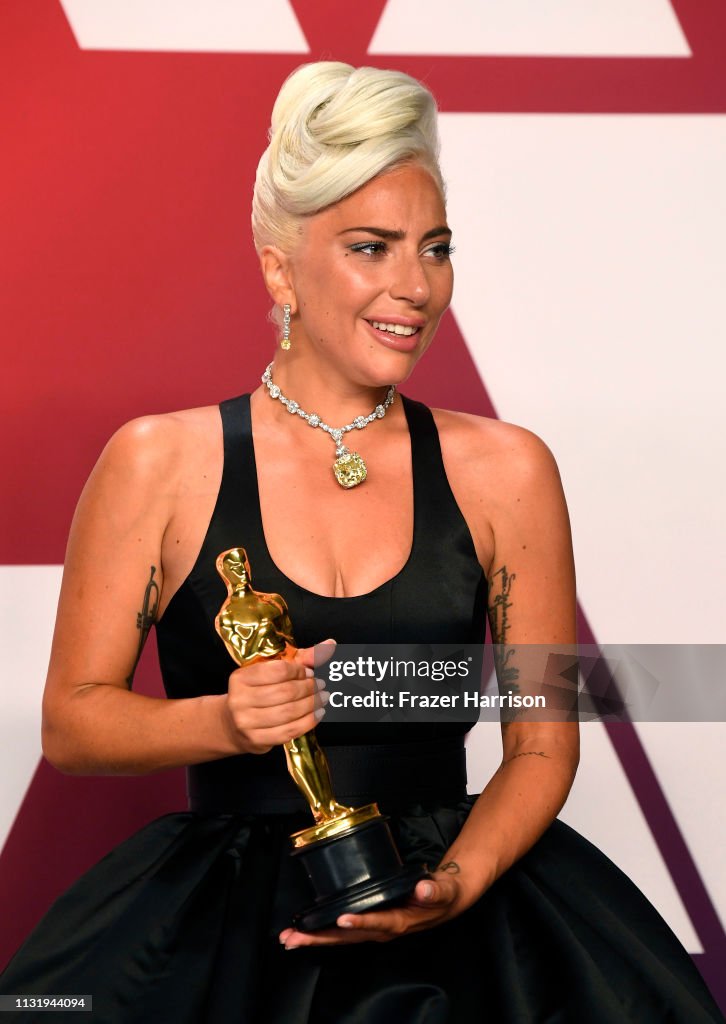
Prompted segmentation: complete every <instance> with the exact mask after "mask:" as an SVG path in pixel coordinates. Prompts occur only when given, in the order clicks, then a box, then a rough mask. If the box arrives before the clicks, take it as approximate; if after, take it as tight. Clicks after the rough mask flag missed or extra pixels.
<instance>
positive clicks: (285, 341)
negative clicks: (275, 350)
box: [280, 302, 290, 352]
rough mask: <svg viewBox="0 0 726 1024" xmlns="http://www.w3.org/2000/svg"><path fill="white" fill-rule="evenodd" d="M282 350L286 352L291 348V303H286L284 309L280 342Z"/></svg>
mask: <svg viewBox="0 0 726 1024" xmlns="http://www.w3.org/2000/svg"><path fill="white" fill-rule="evenodd" d="M280 348H282V349H284V350H285V351H286V352H287V351H289V348H290V303H289V302H286V303H285V305H284V306H283V307H282V340H281V341H280Z"/></svg>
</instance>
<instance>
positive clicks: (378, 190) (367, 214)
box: [306, 164, 446, 235]
mask: <svg viewBox="0 0 726 1024" xmlns="http://www.w3.org/2000/svg"><path fill="white" fill-rule="evenodd" d="M445 223H446V207H445V205H444V199H443V196H442V195H441V190H440V189H439V186H438V184H437V182H436V181H435V180H434V178H433V177H432V175H431V174H430V173H429V171H427V170H426V168H424V167H422V166H421V165H420V164H404V165H402V166H400V167H395V168H393V169H392V170H390V171H386V172H385V173H383V174H379V175H378V177H376V178H373V179H372V180H371V181H369V182H367V183H366V184H365V185H363V186H361V188H359V189H358V190H357V191H355V192H353V193H352V194H351V195H349V196H346V198H345V199H341V200H340V202H338V203H334V204H333V205H332V206H329V207H327V209H325V210H322V211H321V212H320V213H317V214H315V215H314V216H312V217H309V218H307V224H306V227H307V231H306V233H308V234H312V235H319V234H321V233H325V234H327V233H330V232H332V233H334V234H337V233H338V232H340V231H345V230H346V229H349V228H352V227H378V228H389V229H391V230H397V231H398V230H402V231H404V232H406V233H407V234H408V233H411V234H413V235H416V234H423V233H424V232H426V231H429V230H431V228H434V227H437V226H439V225H443V224H445Z"/></svg>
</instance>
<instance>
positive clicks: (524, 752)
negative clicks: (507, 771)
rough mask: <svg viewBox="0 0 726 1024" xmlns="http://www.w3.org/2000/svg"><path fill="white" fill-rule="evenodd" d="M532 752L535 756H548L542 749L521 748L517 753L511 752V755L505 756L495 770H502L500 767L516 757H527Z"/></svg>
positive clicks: (503, 766)
mask: <svg viewBox="0 0 726 1024" xmlns="http://www.w3.org/2000/svg"><path fill="white" fill-rule="evenodd" d="M532 754H533V755H534V756H535V757H547V758H548V757H549V756H550V755H549V754H545V752H544V750H522V751H520V753H519V754H512V756H511V757H506V758H505V759H504V760H503V761H502V763H501V764H500V765H499V767H498V768H497V771H498V772H500V771H501V770H502V768H505V767H506V766H507V765H508V764H509V763H510V762H511V761H514V760H515V759H516V758H517V757H529V756H530V755H532ZM495 774H496V773H495Z"/></svg>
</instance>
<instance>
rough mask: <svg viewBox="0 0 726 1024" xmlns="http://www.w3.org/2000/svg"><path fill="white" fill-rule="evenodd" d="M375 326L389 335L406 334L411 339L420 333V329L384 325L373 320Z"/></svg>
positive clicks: (400, 325) (398, 325)
mask: <svg viewBox="0 0 726 1024" xmlns="http://www.w3.org/2000/svg"><path fill="white" fill-rule="evenodd" d="M371 323H372V324H373V326H374V327H375V328H376V329H377V330H379V331H388V333H389V334H405V335H406V337H410V336H411V335H412V334H415V333H416V332H417V331H418V327H405V326H404V325H403V324H382V323H380V322H379V321H378V320H371Z"/></svg>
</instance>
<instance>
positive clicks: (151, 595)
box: [126, 565, 159, 690]
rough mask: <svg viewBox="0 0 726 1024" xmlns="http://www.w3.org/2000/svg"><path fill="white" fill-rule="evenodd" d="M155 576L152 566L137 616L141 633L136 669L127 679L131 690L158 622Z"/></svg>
mask: <svg viewBox="0 0 726 1024" xmlns="http://www.w3.org/2000/svg"><path fill="white" fill-rule="evenodd" d="M155 575H156V566H155V565H152V566H151V574H150V576H149V582H148V583H147V584H146V590H145V591H144V601H143V604H142V605H141V611H140V612H137V614H136V628H137V629H138V631H139V646H138V649H137V651H136V658H135V659H134V667H133V668H132V669H131V675H130V676H127V677H126V685H127V686H128V688H129V690H130V689H131V686H132V683H133V681H134V673H135V672H136V666H137V665H138V663H139V659H140V658H141V652H142V651H143V649H144V644H145V643H146V638H147V636H148V635H149V631H150V629H151V627H152V626H153V625H154V623H155V622H156V613H157V611H158V608H159V587H158V586H157V583H156V580H155V579H154V576H155Z"/></svg>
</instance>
